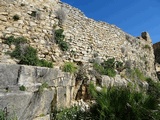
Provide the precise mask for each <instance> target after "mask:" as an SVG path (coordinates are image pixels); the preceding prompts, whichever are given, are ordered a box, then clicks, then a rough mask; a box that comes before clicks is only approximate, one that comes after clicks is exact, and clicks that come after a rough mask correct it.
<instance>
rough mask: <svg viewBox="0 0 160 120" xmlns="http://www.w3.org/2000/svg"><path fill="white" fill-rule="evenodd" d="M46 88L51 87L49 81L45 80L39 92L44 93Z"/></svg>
mask: <svg viewBox="0 0 160 120" xmlns="http://www.w3.org/2000/svg"><path fill="white" fill-rule="evenodd" d="M45 88H49V85H48V83H46V82H44V83H43V84H42V85H41V86H40V87H39V89H38V92H39V93H42V92H43V91H44V89H45Z"/></svg>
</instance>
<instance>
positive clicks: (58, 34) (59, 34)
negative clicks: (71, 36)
mask: <svg viewBox="0 0 160 120" xmlns="http://www.w3.org/2000/svg"><path fill="white" fill-rule="evenodd" d="M64 38H65V36H64V35H63V29H58V30H56V31H55V41H56V43H57V44H58V45H59V47H60V49H61V50H62V51H67V50H68V49H69V45H68V43H67V42H66V41H64Z"/></svg>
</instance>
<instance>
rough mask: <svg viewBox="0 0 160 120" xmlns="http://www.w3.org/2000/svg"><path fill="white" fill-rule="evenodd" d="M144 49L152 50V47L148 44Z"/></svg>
mask: <svg viewBox="0 0 160 120" xmlns="http://www.w3.org/2000/svg"><path fill="white" fill-rule="evenodd" d="M143 48H144V49H148V50H151V47H150V46H149V45H148V44H146V45H145V46H144V47H143Z"/></svg>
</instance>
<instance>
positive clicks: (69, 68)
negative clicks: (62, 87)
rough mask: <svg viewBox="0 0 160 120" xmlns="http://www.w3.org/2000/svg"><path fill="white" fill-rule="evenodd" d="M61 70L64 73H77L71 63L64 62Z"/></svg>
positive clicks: (75, 67)
mask: <svg viewBox="0 0 160 120" xmlns="http://www.w3.org/2000/svg"><path fill="white" fill-rule="evenodd" d="M62 70H63V71H64V72H70V73H75V72H76V71H77V66H76V65H75V64H74V63H72V62H66V63H65V64H64V66H63V69H62Z"/></svg>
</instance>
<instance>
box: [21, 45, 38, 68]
mask: <svg viewBox="0 0 160 120" xmlns="http://www.w3.org/2000/svg"><path fill="white" fill-rule="evenodd" d="M20 57H21V58H20V62H19V64H24V65H33V66H36V65H37V63H38V57H37V50H36V49H34V48H33V47H30V46H29V47H27V48H26V50H25V53H24V54H23V55H22V56H20Z"/></svg>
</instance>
